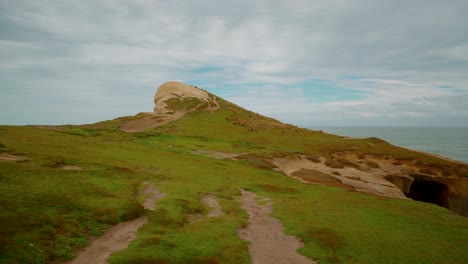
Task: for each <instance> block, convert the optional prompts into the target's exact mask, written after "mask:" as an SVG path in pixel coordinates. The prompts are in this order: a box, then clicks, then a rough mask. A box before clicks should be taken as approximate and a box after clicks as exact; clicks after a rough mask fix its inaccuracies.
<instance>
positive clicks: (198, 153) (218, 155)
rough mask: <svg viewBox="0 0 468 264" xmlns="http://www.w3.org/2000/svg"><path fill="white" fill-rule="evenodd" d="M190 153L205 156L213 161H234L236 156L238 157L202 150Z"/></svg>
mask: <svg viewBox="0 0 468 264" xmlns="http://www.w3.org/2000/svg"><path fill="white" fill-rule="evenodd" d="M192 153H193V154H197V155H207V156H210V157H212V158H215V159H235V158H236V157H237V156H239V154H233V153H226V152H221V151H215V150H203V149H199V150H196V151H193V152H192Z"/></svg>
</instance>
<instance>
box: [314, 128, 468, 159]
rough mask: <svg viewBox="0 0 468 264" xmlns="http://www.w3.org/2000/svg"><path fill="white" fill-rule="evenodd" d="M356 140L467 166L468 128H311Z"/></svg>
mask: <svg viewBox="0 0 468 264" xmlns="http://www.w3.org/2000/svg"><path fill="white" fill-rule="evenodd" d="M308 128H310V129H314V130H322V131H324V132H326V133H330V134H335V135H339V136H348V137H354V138H367V137H377V138H381V139H383V140H385V141H387V142H389V143H391V144H393V145H396V146H400V147H405V148H409V149H413V150H416V151H423V152H429V153H433V154H437V155H441V156H444V157H447V158H450V159H454V160H458V161H461V162H465V163H466V162H468V127H466V126H308Z"/></svg>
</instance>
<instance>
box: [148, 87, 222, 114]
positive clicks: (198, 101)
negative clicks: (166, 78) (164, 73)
mask: <svg viewBox="0 0 468 264" xmlns="http://www.w3.org/2000/svg"><path fill="white" fill-rule="evenodd" d="M154 105H155V106H154V112H155V113H157V114H167V113H173V112H175V111H177V110H183V111H185V112H190V111H193V110H197V109H199V108H203V109H207V110H211V111H212V110H216V109H217V107H218V103H217V102H216V99H215V98H211V97H210V95H209V94H208V93H207V92H206V91H204V90H201V89H199V88H197V87H195V86H192V85H188V84H184V83H180V82H173V81H172V82H166V83H164V84H162V85H161V86H159V88H158V90H157V91H156V94H155V95H154Z"/></svg>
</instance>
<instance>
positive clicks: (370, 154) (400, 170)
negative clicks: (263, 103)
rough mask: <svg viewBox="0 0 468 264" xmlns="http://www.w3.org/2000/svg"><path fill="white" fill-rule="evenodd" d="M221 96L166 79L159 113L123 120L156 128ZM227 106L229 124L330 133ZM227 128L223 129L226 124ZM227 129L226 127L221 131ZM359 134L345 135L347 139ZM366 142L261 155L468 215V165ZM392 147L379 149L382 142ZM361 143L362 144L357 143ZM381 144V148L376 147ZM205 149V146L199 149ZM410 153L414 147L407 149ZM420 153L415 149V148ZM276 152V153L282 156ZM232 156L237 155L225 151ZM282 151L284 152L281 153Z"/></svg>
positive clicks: (343, 183) (308, 174) (294, 169)
mask: <svg viewBox="0 0 468 264" xmlns="http://www.w3.org/2000/svg"><path fill="white" fill-rule="evenodd" d="M219 100H222V99H219V98H217V97H216V96H214V95H211V94H209V93H208V92H206V91H204V90H202V89H199V88H198V87H195V86H192V85H187V84H183V83H180V82H167V83H164V84H162V85H161V86H160V87H159V88H158V89H157V91H156V94H155V96H154V103H155V107H154V112H153V113H146V115H143V116H142V117H141V118H137V119H134V120H130V121H128V122H125V123H123V124H121V126H120V127H121V129H122V130H124V131H126V132H138V131H144V130H147V129H151V128H155V127H157V126H161V125H164V124H166V123H169V122H172V121H175V120H177V119H180V118H183V117H184V115H186V114H187V113H190V112H194V111H216V110H218V109H220V103H219V102H218V101H219ZM222 101H223V102H224V109H225V110H229V111H230V112H231V113H232V114H230V115H228V116H227V117H226V118H225V119H226V121H227V122H228V123H230V124H232V125H235V126H240V127H243V128H246V129H248V131H247V133H249V134H246V137H248V136H249V135H250V134H251V133H259V132H262V131H266V132H269V133H272V135H274V134H275V133H281V134H285V135H290V136H291V140H293V138H294V136H295V135H297V134H298V133H299V134H300V133H304V131H307V132H306V133H313V135H314V136H316V135H320V134H322V135H323V136H324V137H326V135H327V134H325V133H322V132H321V131H310V130H306V129H302V128H298V127H295V126H292V125H288V124H283V123H281V122H279V121H277V120H275V119H272V118H268V117H264V116H261V115H259V114H256V113H253V112H250V111H248V110H245V109H243V108H241V107H238V106H236V105H234V104H232V103H229V102H227V101H224V100H222ZM221 129H223V128H221ZM220 133H222V132H220ZM352 140H353V139H350V138H343V139H342V141H343V142H346V141H348V142H351V141H352ZM367 140H368V142H367V143H366V146H365V147H364V148H361V149H357V150H341V149H339V148H335V149H332V150H329V151H326V152H319V153H317V152H313V151H305V152H301V153H293V154H284V153H281V154H279V157H275V156H272V157H261V159H262V160H263V161H264V162H265V163H268V164H269V166H271V167H272V168H274V169H275V170H280V171H282V172H283V173H284V174H285V175H287V176H290V177H293V178H296V179H298V180H300V181H302V182H304V183H306V184H317V185H326V186H334V187H340V188H344V189H348V190H352V191H358V192H364V193H369V194H373V195H379V196H384V197H392V198H401V199H413V200H416V201H423V202H429V203H433V204H437V205H439V206H442V207H445V208H448V209H450V210H452V211H455V212H457V213H459V214H461V215H465V216H468V166H467V165H466V164H462V163H457V162H451V161H447V160H442V162H432V161H431V162H427V161H425V158H424V156H425V155H426V154H423V153H419V154H420V155H417V156H419V157H420V158H412V157H411V156H410V157H408V155H403V156H402V155H399V154H398V153H399V152H398V151H395V150H397V149H398V148H397V147H394V146H391V145H390V144H389V143H387V142H385V141H383V140H381V139H377V138H370V139H367ZM379 145H381V146H384V147H385V148H388V149H389V150H390V151H391V152H392V154H390V153H385V150H378V149H379V148H378V146H379ZM343 146H344V148H348V147H349V146H347V145H346V146H345V144H343ZM353 148H356V147H353ZM375 149H377V151H376V150H375ZM199 151H202V152H203V151H205V150H199ZM406 152H412V151H411V150H406ZM413 153H414V152H413ZM277 154H278V153H276V154H275V155H277ZM224 155H227V156H229V157H230V158H231V159H236V154H232V153H225V154H224ZM277 156H278V155H277Z"/></svg>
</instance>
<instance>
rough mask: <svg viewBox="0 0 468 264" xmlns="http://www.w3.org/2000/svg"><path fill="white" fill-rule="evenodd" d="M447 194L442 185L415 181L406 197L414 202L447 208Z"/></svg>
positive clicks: (426, 181) (445, 187) (419, 180)
mask: <svg viewBox="0 0 468 264" xmlns="http://www.w3.org/2000/svg"><path fill="white" fill-rule="evenodd" d="M448 194H449V191H448V188H447V186H445V185H444V184H443V183H440V182H435V181H428V180H423V179H415V180H414V182H413V183H412V184H411V187H410V191H409V193H407V194H406V196H407V197H409V198H411V199H413V200H415V201H421V202H426V203H433V204H437V205H439V206H442V207H445V208H449V201H448Z"/></svg>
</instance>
